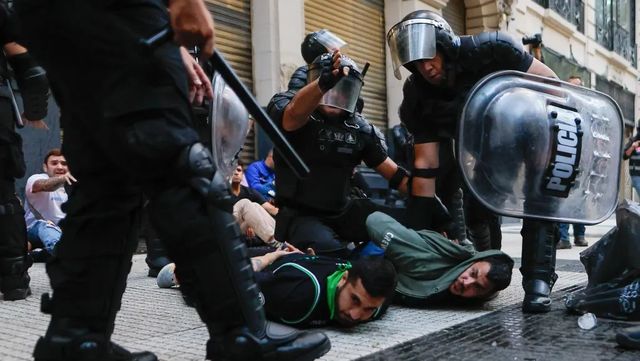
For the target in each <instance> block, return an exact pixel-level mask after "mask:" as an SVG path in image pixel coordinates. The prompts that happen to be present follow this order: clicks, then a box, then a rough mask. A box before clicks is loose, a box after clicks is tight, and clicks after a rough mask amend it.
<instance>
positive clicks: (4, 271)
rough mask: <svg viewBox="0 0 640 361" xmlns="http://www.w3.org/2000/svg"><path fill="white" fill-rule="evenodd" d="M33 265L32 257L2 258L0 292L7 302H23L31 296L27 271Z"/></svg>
mask: <svg viewBox="0 0 640 361" xmlns="http://www.w3.org/2000/svg"><path fill="white" fill-rule="evenodd" d="M32 263H33V262H32V261H31V258H30V257H10V258H0V292H2V294H3V297H4V300H5V301H16V300H23V299H25V298H27V297H28V296H30V295H31V288H29V282H30V281H31V277H29V273H27V270H28V269H29V267H31V264H32Z"/></svg>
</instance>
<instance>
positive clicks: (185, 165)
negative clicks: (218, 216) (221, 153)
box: [178, 143, 233, 212]
mask: <svg viewBox="0 0 640 361" xmlns="http://www.w3.org/2000/svg"><path fill="white" fill-rule="evenodd" d="M178 170H179V172H180V176H181V177H182V178H183V179H184V180H185V181H186V182H187V183H188V184H189V186H191V187H192V188H193V189H195V190H196V191H197V192H198V193H199V194H201V195H202V196H203V197H205V198H206V199H207V200H208V201H211V202H212V203H214V204H215V205H217V206H218V207H221V208H223V209H225V210H227V211H228V212H231V210H232V209H233V203H232V200H231V194H230V193H229V191H228V189H229V188H228V185H227V182H226V180H225V179H224V177H223V176H222V174H221V172H217V169H216V166H215V164H214V162H213V156H212V155H211V152H210V151H209V149H207V148H206V147H205V146H204V145H202V143H194V144H191V145H190V146H188V147H186V148H185V149H184V150H183V151H182V153H181V154H180V157H179V159H178Z"/></svg>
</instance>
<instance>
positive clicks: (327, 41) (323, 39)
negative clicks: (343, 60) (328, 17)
mask: <svg viewBox="0 0 640 361" xmlns="http://www.w3.org/2000/svg"><path fill="white" fill-rule="evenodd" d="M316 40H317V41H318V42H319V43H320V44H321V45H322V46H324V47H325V48H327V50H328V51H329V52H333V51H335V50H340V49H341V48H343V47H345V46H346V45H347V43H346V42H345V41H344V40H342V39H340V38H339V37H338V36H336V35H335V34H334V33H332V32H330V31H329V30H327V29H322V30H318V31H316Z"/></svg>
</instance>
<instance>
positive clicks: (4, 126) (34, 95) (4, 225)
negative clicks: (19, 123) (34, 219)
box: [0, 3, 49, 300]
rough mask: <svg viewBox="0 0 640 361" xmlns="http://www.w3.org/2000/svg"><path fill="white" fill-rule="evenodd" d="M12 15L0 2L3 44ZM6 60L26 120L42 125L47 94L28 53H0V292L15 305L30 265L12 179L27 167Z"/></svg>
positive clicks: (9, 37)
mask: <svg viewBox="0 0 640 361" xmlns="http://www.w3.org/2000/svg"><path fill="white" fill-rule="evenodd" d="M12 16H13V15H12V14H11V13H10V11H9V10H8V9H7V7H6V6H5V4H4V3H0V44H2V45H4V44H6V43H9V42H12V41H15V39H16V35H17V34H16V33H15V27H14V25H13V21H14V20H13V18H12ZM16 60H17V62H16ZM7 61H9V63H11V65H12V67H13V68H14V73H15V75H16V78H17V80H18V85H19V87H20V90H21V91H22V92H23V104H24V108H25V118H27V119H29V120H40V119H43V118H44V117H45V116H46V114H47V98H48V92H49V90H48V84H47V80H46V77H45V75H44V71H43V70H42V68H40V67H38V66H37V65H36V64H35V63H34V62H33V59H31V57H30V55H29V54H28V53H23V54H20V55H15V56H13V57H11V58H9V59H5V58H4V55H2V54H0V293H2V294H3V295H4V299H5V300H18V299H23V298H25V297H27V296H28V295H29V294H31V290H30V289H29V281H30V278H29V275H28V273H27V269H28V268H29V267H30V266H31V260H30V258H29V257H27V234H26V232H27V226H26V224H25V220H24V210H23V208H22V204H21V203H20V200H19V199H18V197H17V196H16V193H15V180H16V179H17V178H22V177H23V176H24V175H25V170H26V166H25V163H24V156H23V153H22V138H20V135H19V134H18V133H16V131H15V129H14V127H15V117H14V116H15V115H16V114H14V109H13V108H12V103H11V102H12V100H11V95H10V91H9V89H8V87H7V85H6V80H7V77H8V76H9V75H8V69H7ZM27 79H28V80H27ZM18 116H19V114H18Z"/></svg>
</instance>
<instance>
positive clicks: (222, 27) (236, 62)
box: [206, 0, 255, 164]
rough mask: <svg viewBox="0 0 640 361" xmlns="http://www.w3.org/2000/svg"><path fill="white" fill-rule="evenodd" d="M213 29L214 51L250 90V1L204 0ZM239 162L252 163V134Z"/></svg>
mask: <svg viewBox="0 0 640 361" xmlns="http://www.w3.org/2000/svg"><path fill="white" fill-rule="evenodd" d="M206 4H207V8H208V9H209V11H210V12H211V14H212V15H213V20H214V22H215V29H216V49H218V50H219V51H220V52H222V55H224V58H225V59H226V60H227V61H228V62H229V64H231V66H232V67H233V69H234V70H235V71H236V73H237V74H238V76H239V77H240V79H242V81H243V82H244V84H245V85H246V86H247V88H249V89H250V90H251V89H253V64H252V49H251V1H250V0H206ZM240 159H242V161H243V162H244V163H245V164H249V163H250V162H252V161H254V160H255V132H254V130H253V129H251V131H250V132H249V135H247V140H246V142H245V144H244V147H243V151H242V153H241V154H240Z"/></svg>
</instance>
